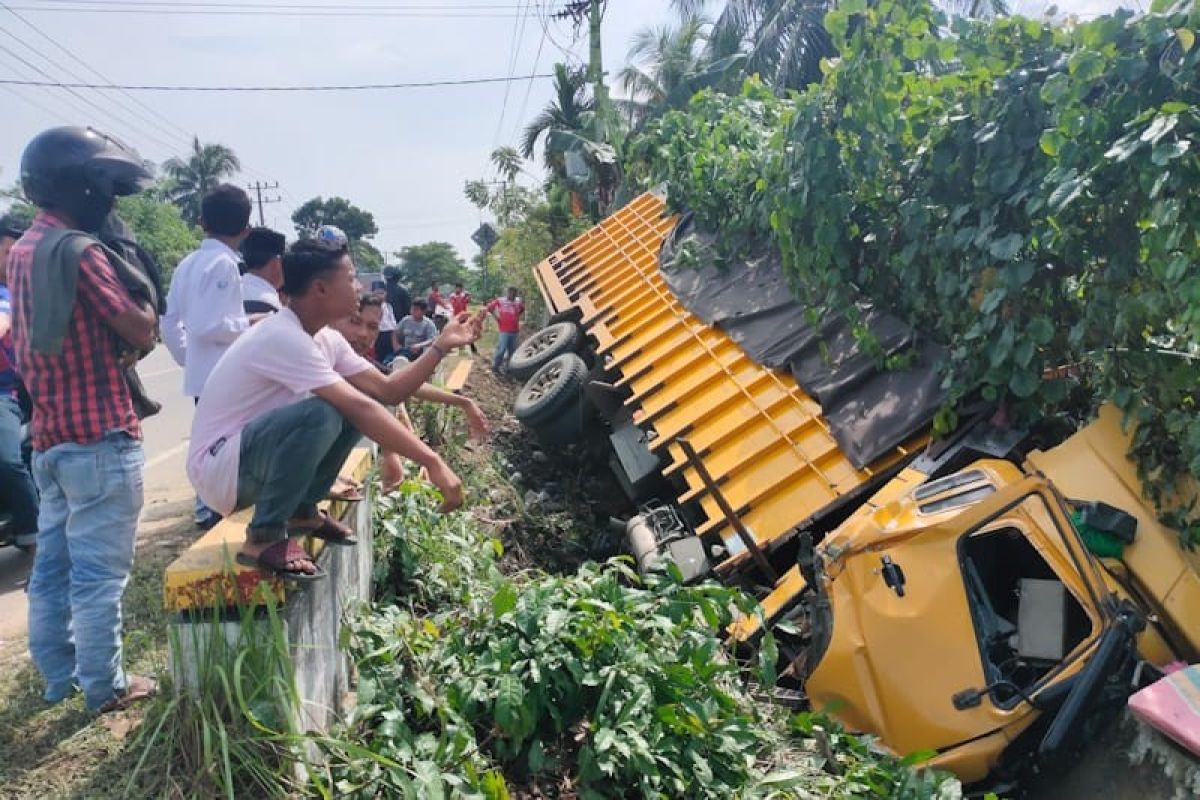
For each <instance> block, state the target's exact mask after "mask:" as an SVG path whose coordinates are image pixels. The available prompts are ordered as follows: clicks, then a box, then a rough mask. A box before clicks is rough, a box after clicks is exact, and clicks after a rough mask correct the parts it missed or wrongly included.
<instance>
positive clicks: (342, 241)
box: [316, 225, 350, 248]
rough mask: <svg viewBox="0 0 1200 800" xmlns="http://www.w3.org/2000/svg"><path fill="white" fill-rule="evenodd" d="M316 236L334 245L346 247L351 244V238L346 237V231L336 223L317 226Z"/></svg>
mask: <svg viewBox="0 0 1200 800" xmlns="http://www.w3.org/2000/svg"><path fill="white" fill-rule="evenodd" d="M316 238H317V239H318V240H319V241H322V242H325V243H326V244H331V245H333V246H334V247H340V248H345V247H347V246H349V244H350V240H349V239H347V238H346V233H345V231H343V230H342V229H341V228H339V227H338V226H336V225H322V226H321V227H319V228H317V236H316Z"/></svg>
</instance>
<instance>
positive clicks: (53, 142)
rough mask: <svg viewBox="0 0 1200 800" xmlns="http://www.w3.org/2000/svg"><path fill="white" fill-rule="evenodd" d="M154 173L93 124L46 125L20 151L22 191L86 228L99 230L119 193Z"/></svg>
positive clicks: (148, 179)
mask: <svg viewBox="0 0 1200 800" xmlns="http://www.w3.org/2000/svg"><path fill="white" fill-rule="evenodd" d="M153 178H154V175H153V173H152V172H151V170H150V167H149V165H148V164H147V163H146V162H145V161H143V160H142V157H141V156H139V155H138V153H137V151H136V150H134V149H133V148H132V147H129V146H128V145H126V144H124V143H122V142H120V141H118V140H117V139H114V138H113V137H111V136H108V135H106V134H103V133H100V132H99V131H97V130H95V129H94V128H80V127H63V128H51V129H50V130H48V131H43V132H42V133H39V134H38V135H37V136H35V137H34V138H33V141H31V142H30V143H29V144H28V145H26V146H25V152H24V153H22V155H21V186H22V188H23V189H24V190H25V196H26V197H28V198H29V199H30V201H32V202H33V203H34V204H36V205H37V206H38V207H40V208H45V209H48V210H50V211H55V210H57V211H63V212H65V213H67V214H70V215H71V217H72V218H73V219H74V221H75V223H76V224H77V225H78V226H79V227H80V228H82V229H83V230H86V231H97V230H99V229H100V226H101V224H102V223H103V222H104V218H105V217H106V216H108V212H109V211H111V210H112V207H113V203H114V201H115V199H116V198H117V197H118V196H121V195H128V194H136V193H137V192H140V191H142V190H143V189H145V188H147V187H148V186H149V185H150V182H151V181H152V180H153Z"/></svg>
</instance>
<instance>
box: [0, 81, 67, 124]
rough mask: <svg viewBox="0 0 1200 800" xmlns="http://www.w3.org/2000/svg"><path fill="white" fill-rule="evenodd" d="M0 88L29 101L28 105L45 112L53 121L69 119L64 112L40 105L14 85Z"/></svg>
mask: <svg viewBox="0 0 1200 800" xmlns="http://www.w3.org/2000/svg"><path fill="white" fill-rule="evenodd" d="M0 88H3V89H6V90H8V91H9V92H12V94H13V95H14V96H15V97H17V98H18V99H20V100H24V101H25V102H26V103H29V105H31V106H33V107H34V108H36V109H39V110H40V111H42V112H43V113H44V114H46V115H47V116H48V117H50V119H52V120H54V121H55V122H66V121H67V120H69V119H70V117H68V116H67V115H66V114H63V113H61V112H59V111H54V110H52V109H49V108H47V107H46V106H44V105H42V104H41V103H40V102H38V101H37V100H34V99H33V98H31V97H28V96H27V95H26V94H25V93H24V92H22V91H20V90H19V89H17V87H15V86H4V87H0Z"/></svg>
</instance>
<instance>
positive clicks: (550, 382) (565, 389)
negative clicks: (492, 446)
mask: <svg viewBox="0 0 1200 800" xmlns="http://www.w3.org/2000/svg"><path fill="white" fill-rule="evenodd" d="M514 358H515V356H514ZM587 372H588V371H587V365H586V364H584V363H583V359H582V358H580V357H579V356H577V355H575V354H574V353H563V354H562V355H558V356H555V357H554V358H552V359H550V361H549V362H547V363H546V364H544V365H543V366H542V368H541V369H539V370H538V371H537V372H535V373H534V374H533V377H531V378H530V379H529V380H528V381H526V382H525V385H524V386H522V387H521V391H520V392H518V393H517V399H516V400H515V401H514V402H513V416H514V417H516V418H517V419H518V420H520V422H521V423H522V424H524V425H528V426H529V427H531V428H540V427H543V426H544V425H545V424H546V423H548V422H549V421H550V420H552V419H554V417H556V416H558V415H560V414H567V413H577V412H578V407H579V403H580V402H581V400H582V395H583V384H584V382H585V381H586V380H587Z"/></svg>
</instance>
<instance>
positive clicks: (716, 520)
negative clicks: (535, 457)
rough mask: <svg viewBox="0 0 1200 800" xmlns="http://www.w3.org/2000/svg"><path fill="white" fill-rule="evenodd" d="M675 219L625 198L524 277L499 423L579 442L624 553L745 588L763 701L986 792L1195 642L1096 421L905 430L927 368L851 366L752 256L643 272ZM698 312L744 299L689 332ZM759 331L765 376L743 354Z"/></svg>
mask: <svg viewBox="0 0 1200 800" xmlns="http://www.w3.org/2000/svg"><path fill="white" fill-rule="evenodd" d="M679 223H680V221H679V220H678V219H676V218H673V217H671V216H668V215H667V214H666V213H665V207H664V203H663V201H662V200H661V198H659V197H657V196H655V195H653V194H646V195H643V196H641V197H639V198H637V199H635V200H634V201H633V202H631V203H630V204H629V205H628V206H626V207H625V208H624V209H622V210H621V211H619V212H617V213H615V214H613V215H612V216H611V217H609V218H608V219H607V220H605V221H604V222H603V223H602V224H600V225H598V226H596V227H595V228H593V229H591V230H590V231H588V232H587V233H585V234H584V235H582V236H581V237H579V238H578V239H577V240H575V241H573V242H571V243H570V244H569V245H567V246H566V247H565V248H563V249H562V250H560V251H558V252H556V253H554V254H552V255H551V256H550V257H549V258H547V259H546V260H545V261H543V262H542V263H540V264H539V265H537V267H536V269H535V274H536V278H537V281H538V284H539V287H540V289H541V291H542V293H543V295H544V297H545V300H546V303H547V305H548V307H549V308H550V309H551V311H552V312H553V316H552V317H551V321H550V324H549V325H547V326H546V327H545V328H544V329H543V330H542V331H540V332H538V333H537V334H534V335H533V336H531V337H530V338H529V339H528V340H527V341H526V342H525V343H524V345H523V346H522V348H521V349H520V350H519V351H518V353H517V355H516V356H515V357H514V361H513V369H514V372H515V373H517V374H518V375H519V376H520V377H523V378H527V380H526V381H525V384H524V386H523V387H522V389H521V391H520V393H519V395H518V398H517V400H516V404H515V407H514V413H515V414H516V416H517V417H518V418H519V419H520V420H521V421H522V422H523V423H524V424H526V425H528V426H529V427H531V428H533V429H534V430H535V431H537V432H538V433H539V434H540V435H542V436H543V437H544V438H545V439H547V440H548V441H550V442H565V441H573V440H577V439H586V438H590V439H592V440H593V441H595V440H596V439H597V438H598V437H600V438H603V439H604V440H605V444H606V449H607V452H608V453H609V460H610V464H611V466H612V469H613V471H614V473H615V474H617V476H618V477H619V478H620V480H621V482H622V484H623V485H624V487H625V489H626V491H627V493H628V494H629V495H630V497H631V498H633V499H634V500H636V501H637V502H638V503H639V504H640V508H641V512H640V513H638V514H637V515H636V516H634V517H633V518H632V519H630V520H629V522H628V523H627V525H626V531H627V534H628V539H629V543H630V547H631V549H632V550H633V552H634V555H635V556H636V557H637V558H638V562H639V565H640V566H642V567H646V566H648V565H649V564H650V563H651V562H653V561H654V560H655V559H657V558H660V557H670V558H671V559H673V560H674V562H675V563H676V564H677V565H678V566H679V568H680V570H681V571H682V572H683V573H684V575H685V576H686V577H687V578H689V579H699V578H703V577H715V578H717V579H719V580H722V581H725V582H727V583H730V584H735V585H739V586H741V587H743V588H745V589H746V590H747V591H749V592H751V593H752V594H753V595H754V596H755V597H757V598H758V600H759V603H760V607H761V614H759V615H757V616H755V617H753V618H746V619H743V620H741V621H740V622H739V623H738V624H737V625H735V627H734V629H733V630H732V631H731V633H732V636H733V638H734V640H735V641H736V642H737V643H739V644H740V645H742V646H745V647H753V646H755V645H756V644H757V642H758V641H759V640H760V638H761V637H762V635H763V632H764V631H765V630H767V629H770V630H771V631H772V633H773V635H774V637H775V640H776V642H777V645H778V648H779V652H780V662H781V663H780V670H779V674H780V681H779V686H778V687H777V692H778V694H779V696H780V697H781V698H784V699H788V700H792V701H794V702H796V703H798V704H803V705H810V706H811V707H813V708H816V709H819V710H825V711H827V712H828V713H830V714H831V715H833V716H834V717H835V718H837V719H838V720H840V721H841V722H842V723H843V724H845V725H846V726H847V727H848V728H850V729H852V730H855V731H860V732H863V733H867V734H871V735H873V736H875V737H877V738H878V741H879V742H880V743H881V744H882V745H883V746H885V747H887V748H888V749H890V750H891V751H893V752H895V753H896V754H898V755H905V754H908V753H915V752H927V751H932V752H933V753H935V754H936V755H935V756H934V757H933V758H932V759H931V762H930V763H931V764H932V765H934V766H937V767H940V768H944V769H948V770H951V771H953V772H955V773H957V774H958V776H959V777H960V778H961V779H962V780H963V781H964V782H966V783H968V784H974V785H976V786H986V787H994V788H1004V787H1011V786H1012V785H1014V784H1016V783H1018V782H1020V781H1021V780H1022V778H1023V777H1024V776H1025V774H1026V771H1027V770H1029V769H1031V768H1036V767H1037V766H1039V765H1041V764H1044V763H1046V762H1047V761H1049V760H1051V759H1053V758H1054V757H1056V756H1060V755H1062V754H1065V753H1069V752H1071V751H1072V749H1073V748H1074V747H1075V746H1076V745H1078V744H1080V743H1081V742H1082V741H1084V740H1086V739H1087V738H1089V737H1090V736H1091V735H1092V733H1093V731H1094V728H1095V727H1096V726H1098V725H1099V724H1101V723H1102V722H1103V721H1104V720H1105V718H1106V712H1111V711H1112V710H1114V709H1119V708H1120V707H1121V706H1122V704H1123V703H1124V700H1125V699H1126V698H1127V696H1128V695H1129V694H1130V692H1131V691H1132V690H1133V689H1135V688H1137V687H1139V686H1141V685H1144V684H1145V683H1147V682H1149V681H1150V680H1152V679H1154V678H1156V677H1158V676H1159V675H1160V674H1161V672H1160V669H1161V668H1162V667H1164V666H1166V665H1167V664H1169V663H1170V662H1172V661H1176V660H1184V661H1189V662H1194V661H1196V660H1197V659H1198V657H1200V560H1198V557H1197V554H1196V553H1193V552H1189V551H1187V550H1185V549H1184V548H1183V547H1181V545H1180V543H1179V539H1178V536H1177V532H1176V531H1173V530H1170V529H1167V528H1165V527H1163V526H1162V525H1161V524H1160V523H1159V521H1158V519H1157V515H1156V514H1155V513H1154V509H1153V507H1152V506H1150V505H1148V504H1147V502H1146V501H1145V500H1144V499H1143V495H1142V491H1141V487H1140V484H1139V482H1138V479H1137V475H1136V469H1135V467H1134V466H1133V465H1132V464H1131V463H1130V462H1129V460H1128V459H1127V457H1126V451H1127V447H1128V440H1127V437H1126V434H1125V433H1123V431H1122V428H1121V421H1120V419H1119V415H1118V414H1117V413H1116V412H1115V411H1114V410H1112V409H1108V408H1103V409H1101V410H1100V412H1099V415H1098V418H1097V419H1096V420H1095V421H1094V422H1093V423H1092V424H1090V425H1088V426H1087V427H1085V428H1083V429H1081V430H1079V431H1077V432H1075V433H1073V434H1071V435H1070V436H1068V437H1066V438H1065V439H1061V440H1060V441H1057V442H1053V443H1052V445H1050V446H1047V445H1046V444H1045V443H1033V444H1031V443H1030V442H1028V441H1027V439H1026V437H1024V436H1022V434H1021V433H1019V432H1015V431H1010V430H1006V429H1004V428H1003V427H1000V426H997V425H994V424H992V420H991V418H989V417H988V415H987V414H986V413H981V414H980V415H979V416H978V418H977V419H975V420H974V421H973V422H969V423H967V424H965V425H963V426H961V427H960V430H959V432H958V433H957V434H956V435H955V436H954V437H952V438H950V439H948V440H942V441H937V442H934V441H931V440H930V438H929V436H928V430H929V426H928V417H929V414H930V412H931V410H932V408H933V407H934V406H935V405H936V402H937V398H936V397H934V394H936V393H935V392H931V391H930V387H931V386H933V383H931V381H933V380H936V378H935V377H932V376H931V375H924V376H917V377H916V378H914V377H913V376H911V375H910V376H907V377H906V376H904V375H903V374H900V372H899V371H893V372H888V371H883V372H878V373H874V374H868V373H870V372H871V371H870V370H866V369H863V368H862V365H863V363H865V362H864V360H863V359H862V358H859V357H858V355H857V354H855V353H854V352H853V350H854V348H853V347H847V346H844V345H845V341H843V346H841V347H839V346H838V345H837V343H836V341H834V342H833V343H832V344H831V338H832V339H833V340H836V339H837V338H838V337H839V336H843V332H839V331H831V330H828V329H827V330H823V331H816V332H813V331H806V330H803V325H802V324H801V323H798V322H797V321H796V319H795V315H792V316H790V317H789V316H787V315H785V314H784V313H783V311H781V310H780V309H782V308H783V305H784V304H783V302H782V301H779V302H776V301H777V300H778V299H779V297H780V296H781V294H782V293H781V291H780V289H779V286H778V285H775V284H772V280H774V279H773V278H771V277H770V276H769V275H767V274H766V273H763V274H758V273H756V271H755V269H754V267H753V265H751V267H750V268H749V270H748V271H745V272H743V273H742V274H738V275H734V276H724V277H722V276H719V275H717V274H715V273H713V272H711V271H710V272H705V271H698V272H694V273H693V274H691V275H690V276H686V277H684V278H682V279H676V278H673V277H672V276H671V275H669V274H666V271H665V270H664V269H663V268H662V267H661V266H660V250H662V248H663V246H664V243H667V244H668V245H669V239H670V237H672V236H674V235H676V233H677V231H678V226H679ZM680 280H683V281H684V282H688V281H690V285H688V286H685V287H684V288H682V289H681V288H680V287H681V285H682V284H681V283H680ZM717 284H723V285H720V286H718V285H717ZM735 284H736V285H735ZM783 288H784V289H785V290H786V288H787V287H786V286H784V287H783ZM789 294H790V293H789ZM684 295H686V297H684ZM697 297H699V298H700V299H699V300H697ZM722 298H723V299H722ZM773 298H774V299H773ZM685 299H686V300H688V301H689V302H688V304H685V302H684V300H685ZM710 301H711V302H710ZM706 302H707V303H709V306H720V305H721V303H723V302H724V303H726V304H727V305H728V304H730V303H731V304H732V305H733V306H738V305H739V304H743V305H744V307H743V308H727V309H725V312H723V313H725V316H724V317H723V318H722V321H721V322H719V323H718V324H713V323H712V321H711V320H709V321H706V320H704V319H702V318H701V317H699V316H697V314H696V313H693V311H694V310H695V309H696V308H701V307H705V303H706ZM710 310H711V308H710ZM810 322H811V320H810ZM755 328H757V331H755V330H754V329H755ZM886 328H887V326H886V324H885V325H884V326H883V327H882V328H881V330H882V331H883V333H884V338H886V336H887V331H886ZM805 337H807V338H805ZM843 339H844V336H843ZM782 342H790V343H791V345H795V346H794V347H793V348H792V350H791V351H790V352H791V353H792V354H791V355H790V356H789V358H790V359H791V360H790V361H789V362H788V365H789V366H788V368H783V367H782V366H781V362H779V361H778V359H775V360H773V359H772V357H771V355H770V353H768V354H767V355H763V351H764V350H768V351H769V350H771V349H773V348H776V346H777V345H779V344H780V343H782ZM764 343H765V347H764ZM797 343H799V344H797ZM893 344H899V342H896V341H894V342H893ZM806 348H807V349H806ZM776 349H777V348H776ZM806 352H807V353H808V355H807V356H805V355H804V354H805V353H806ZM796 353H800V355H798V356H797V355H796ZM814 354H815V355H814ZM806 359H807V361H806ZM847 373H849V377H848V376H847ZM802 384H807V385H809V386H810V387H812V388H814V391H815V392H816V393H817V394H819V395H821V396H822V397H823V398H824V401H825V402H823V403H818V402H817V400H816V399H814V398H813V397H812V396H810V394H809V393H808V392H807V391H806V390H805V388H803V386H802ZM852 386H853V387H855V388H851V387H852ZM823 406H825V407H824V408H823ZM839 437H840V438H839ZM868 440H869V441H868ZM865 443H866V444H865ZM868 445H869V446H868Z"/></svg>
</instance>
